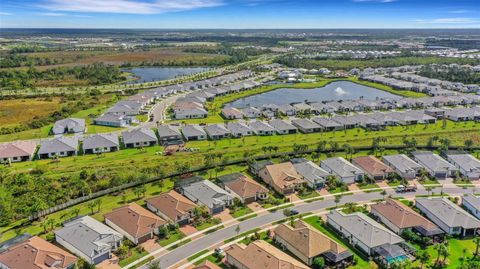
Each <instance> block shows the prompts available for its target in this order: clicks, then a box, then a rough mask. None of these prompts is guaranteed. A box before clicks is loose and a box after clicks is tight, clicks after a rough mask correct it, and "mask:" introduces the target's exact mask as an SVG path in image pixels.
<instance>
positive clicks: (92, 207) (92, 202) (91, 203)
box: [87, 201, 97, 215]
mask: <svg viewBox="0 0 480 269" xmlns="http://www.w3.org/2000/svg"><path fill="white" fill-rule="evenodd" d="M96 206H97V204H96V203H95V201H91V202H89V203H88V204H87V207H88V208H89V209H90V212H91V214H92V215H93V209H94V208H95V207H96Z"/></svg>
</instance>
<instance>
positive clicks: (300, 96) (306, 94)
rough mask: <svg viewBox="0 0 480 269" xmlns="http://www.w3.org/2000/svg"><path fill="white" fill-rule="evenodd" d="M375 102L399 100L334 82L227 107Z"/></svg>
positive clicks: (247, 99) (255, 97) (284, 90)
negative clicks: (363, 100)
mask: <svg viewBox="0 0 480 269" xmlns="http://www.w3.org/2000/svg"><path fill="white" fill-rule="evenodd" d="M362 97H363V99H367V100H375V99H377V98H380V99H399V98H401V97H400V96H398V95H394V94H391V93H389V92H386V91H382V90H378V89H375V88H372V87H367V86H363V85H360V84H356V83H353V82H350V81H335V82H332V83H330V84H328V85H327V86H325V87H321V88H314V89H290V88H281V89H277V90H273V91H269V92H265V93H261V94H257V95H252V96H248V97H245V98H241V99H238V100H236V101H233V102H231V103H229V104H227V105H228V106H233V107H236V108H245V107H249V106H253V107H259V106H262V105H264V104H276V105H284V104H291V103H299V102H305V101H308V102H322V101H333V100H356V99H360V98H362Z"/></svg>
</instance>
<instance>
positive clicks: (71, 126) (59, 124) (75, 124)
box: [52, 118, 86, 135]
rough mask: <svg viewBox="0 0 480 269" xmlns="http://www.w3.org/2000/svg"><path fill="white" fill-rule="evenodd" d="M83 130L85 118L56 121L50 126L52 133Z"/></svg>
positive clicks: (73, 132) (80, 131) (68, 132)
mask: <svg viewBox="0 0 480 269" xmlns="http://www.w3.org/2000/svg"><path fill="white" fill-rule="evenodd" d="M85 131H86V125H85V119H75V118H68V119H63V120H59V121H56V122H55V124H54V125H53V128H52V133H53V134H54V135H59V134H76V133H84V132H85Z"/></svg>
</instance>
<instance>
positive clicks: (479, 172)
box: [447, 153, 480, 180]
mask: <svg viewBox="0 0 480 269" xmlns="http://www.w3.org/2000/svg"><path fill="white" fill-rule="evenodd" d="M447 160H448V161H449V162H450V163H451V164H453V165H454V166H455V167H457V169H458V170H459V171H460V173H461V174H462V175H463V176H464V177H466V178H468V179H470V180H477V179H480V160H478V159H477V158H475V157H473V155H471V154H467V153H459V154H455V153H453V154H447Z"/></svg>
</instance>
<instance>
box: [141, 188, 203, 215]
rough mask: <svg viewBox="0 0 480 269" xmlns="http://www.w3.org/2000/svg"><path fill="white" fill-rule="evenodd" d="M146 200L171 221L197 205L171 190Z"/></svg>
mask: <svg viewBox="0 0 480 269" xmlns="http://www.w3.org/2000/svg"><path fill="white" fill-rule="evenodd" d="M146 202H147V203H148V204H150V205H152V206H153V207H154V208H156V209H157V210H159V211H160V212H162V213H163V214H164V215H166V216H167V217H168V218H169V219H171V220H173V221H175V220H177V219H178V217H181V216H183V215H185V214H188V212H189V211H191V210H193V209H194V208H195V207H197V205H196V204H195V203H194V202H192V201H190V200H188V199H187V198H186V197H184V196H183V195H181V194H179V193H178V192H176V191H173V190H172V191H169V192H166V193H162V194H161V195H159V196H157V197H153V198H150V199H147V200H146Z"/></svg>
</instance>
